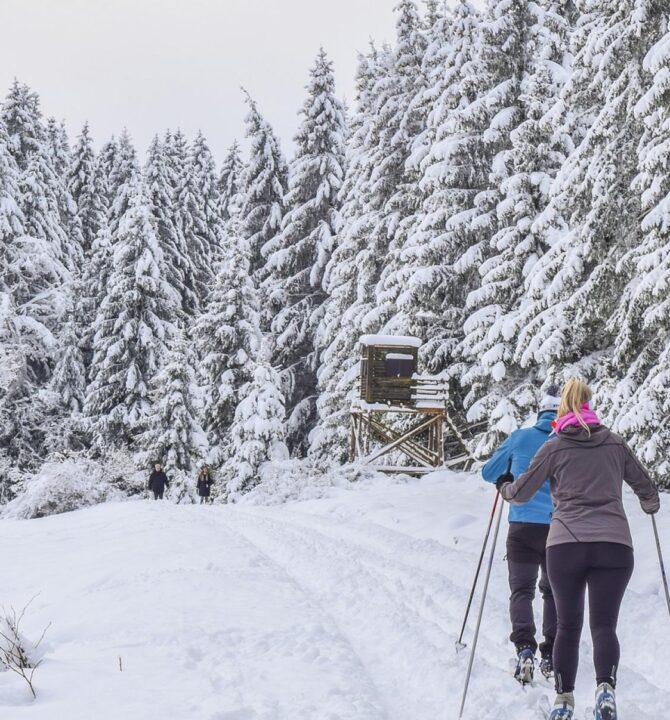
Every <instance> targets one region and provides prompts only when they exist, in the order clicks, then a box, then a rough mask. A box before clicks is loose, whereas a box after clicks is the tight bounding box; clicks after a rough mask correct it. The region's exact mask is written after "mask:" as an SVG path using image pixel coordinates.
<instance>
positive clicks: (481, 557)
mask: <svg viewBox="0 0 670 720" xmlns="http://www.w3.org/2000/svg"><path fill="white" fill-rule="evenodd" d="M499 497H500V493H498V492H496V496H495V499H494V501H493V507H492V508H491V517H490V518H489V525H488V527H487V528H486V535H485V536H484V544H483V545H482V551H481V553H480V555H479V562H478V563H477V570H476V571H475V579H474V580H473V581H472V589H471V590H470V597H469V598H468V606H467V607H466V608H465V617H464V618H463V625H462V626H461V634H460V635H459V636H458V640H456V650H457V651H458V650H462V649H463V648H465V647H467V645H466V644H465V643H464V642H463V634H464V633H465V626H466V625H467V622H468V616H469V615H470V606H471V605H472V598H473V597H474V596H475V588H476V587H477V581H478V580H479V572H480V571H481V569H482V563H483V562H484V554H485V553H486V546H487V545H488V542H489V535H490V534H491V527H492V526H493V518H494V517H495V513H496V506H497V505H498V498H499Z"/></svg>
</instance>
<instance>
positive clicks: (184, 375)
mask: <svg viewBox="0 0 670 720" xmlns="http://www.w3.org/2000/svg"><path fill="white" fill-rule="evenodd" d="M194 386H195V377H194V373H193V368H192V358H190V357H189V352H188V347H187V345H186V342H185V340H184V337H183V335H182V334H181V333H180V332H177V333H176V334H175V337H174V338H173V339H172V340H171V341H170V349H169V352H168V353H167V355H166V357H165V364H164V366H163V368H162V369H161V370H160V372H159V373H158V374H157V375H156V376H155V377H154V379H153V380H152V383H151V387H152V392H151V399H152V407H153V409H152V412H151V415H150V416H149V418H148V419H147V429H146V430H145V432H144V434H143V436H142V438H141V441H140V442H141V445H142V447H143V449H144V451H145V453H146V454H147V457H148V460H149V462H151V461H155V460H159V461H160V462H161V463H162V464H163V465H164V466H165V467H167V468H169V469H170V470H171V471H175V470H176V471H181V472H189V471H190V470H191V468H192V465H193V460H194V455H195V442H194V438H195V436H196V434H197V432H198V424H197V421H196V416H195V410H194V407H193V388H194Z"/></svg>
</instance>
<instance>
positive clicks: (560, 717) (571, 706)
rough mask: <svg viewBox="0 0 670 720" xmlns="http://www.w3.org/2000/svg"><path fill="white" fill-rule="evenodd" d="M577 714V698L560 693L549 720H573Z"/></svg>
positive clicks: (570, 694) (569, 694)
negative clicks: (575, 713)
mask: <svg viewBox="0 0 670 720" xmlns="http://www.w3.org/2000/svg"><path fill="white" fill-rule="evenodd" d="M574 712H575V696H574V695H573V694H572V693H571V692H570V693H559V694H558V695H556V700H554V707H553V710H552V711H551V715H549V720H572V716H573V715H574Z"/></svg>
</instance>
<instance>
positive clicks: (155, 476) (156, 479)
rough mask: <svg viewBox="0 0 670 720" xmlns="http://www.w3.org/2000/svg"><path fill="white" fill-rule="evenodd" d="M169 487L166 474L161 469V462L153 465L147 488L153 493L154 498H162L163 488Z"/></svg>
mask: <svg viewBox="0 0 670 720" xmlns="http://www.w3.org/2000/svg"><path fill="white" fill-rule="evenodd" d="M166 487H167V488H169V487H170V481H169V480H168V476H167V475H166V474H165V473H164V472H163V471H162V470H161V464H160V463H156V464H155V465H154V469H153V472H152V473H151V475H149V490H151V491H152V492H153V494H154V500H162V499H163V495H164V493H165V488H166Z"/></svg>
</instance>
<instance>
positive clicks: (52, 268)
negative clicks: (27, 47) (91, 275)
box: [2, 82, 70, 383]
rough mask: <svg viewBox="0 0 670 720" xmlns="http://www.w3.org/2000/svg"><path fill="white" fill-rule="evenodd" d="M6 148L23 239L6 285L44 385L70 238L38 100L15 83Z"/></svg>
mask: <svg viewBox="0 0 670 720" xmlns="http://www.w3.org/2000/svg"><path fill="white" fill-rule="evenodd" d="M2 119H3V121H4V124H5V127H6V130H7V148H8V149H9V152H10V153H11V154H12V156H13V158H14V161H15V163H16V166H17V167H18V170H19V174H18V194H17V198H16V202H17V205H18V209H19V210H20V213H21V216H22V221H23V222H22V229H23V234H21V235H19V236H18V237H16V238H15V239H14V242H13V243H12V247H11V259H10V264H9V272H8V274H7V278H6V279H7V283H8V286H9V289H10V290H11V292H12V296H13V301H14V307H15V308H16V313H17V323H18V325H17V327H18V329H19V332H20V333H21V335H22V337H23V343H24V348H25V351H26V353H27V357H28V367H29V372H30V377H31V379H32V380H33V381H34V382H37V383H43V382H46V381H47V380H48V378H49V375H50V372H51V369H52V367H53V359H54V358H53V355H54V349H55V343H56V333H57V330H58V328H59V325H60V323H61V321H62V319H63V318H64V317H65V315H66V313H67V309H68V294H67V283H68V282H69V280H70V273H69V271H68V269H67V267H66V262H67V258H66V250H67V248H68V243H69V240H68V236H67V232H66V228H65V227H64V225H63V218H62V217H61V206H60V200H61V198H62V192H63V184H62V182H61V179H60V178H59V177H58V176H57V174H56V172H55V170H54V166H53V158H52V154H51V151H50V147H49V142H48V138H47V133H46V129H45V127H44V123H43V122H42V114H41V110H40V106H39V98H38V97H37V95H36V94H35V93H34V92H33V91H31V90H30V89H29V88H28V87H27V86H25V85H19V84H18V82H15V83H14V85H13V86H12V89H11V90H10V93H9V95H8V97H7V99H6V101H5V103H4V104H3V106H2Z"/></svg>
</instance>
